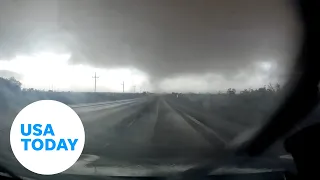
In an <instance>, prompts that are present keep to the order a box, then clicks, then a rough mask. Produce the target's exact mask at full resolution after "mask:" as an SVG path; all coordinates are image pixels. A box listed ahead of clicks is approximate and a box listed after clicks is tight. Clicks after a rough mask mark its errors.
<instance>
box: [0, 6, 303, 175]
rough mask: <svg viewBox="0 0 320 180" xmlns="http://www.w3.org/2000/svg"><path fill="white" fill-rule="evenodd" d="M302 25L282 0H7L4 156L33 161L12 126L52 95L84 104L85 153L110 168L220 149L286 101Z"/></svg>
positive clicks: (3, 17) (2, 49)
mask: <svg viewBox="0 0 320 180" xmlns="http://www.w3.org/2000/svg"><path fill="white" fill-rule="evenodd" d="M297 27H298V26H297V22H296V19H295V15H294V11H293V8H292V7H291V5H290V4H287V2H286V1H278V0H269V1H262V0H261V1H259V2H258V1H256V0H243V1H231V0H227V1H212V0H207V1H188V2H187V1H186V2H184V1H171V0H170V1H169V0H168V1H144V0H137V1H122V0H121V1H118V0H106V1H100V0H98V1H88V0H68V1H63V0H61V1H59V0H58V1H57V0H53V1H35V0H28V1H22V0H21V1H19V0H14V1H13V0H1V1H0V114H1V116H0V127H1V129H0V133H1V135H0V140H1V142H0V143H1V148H0V164H2V165H4V166H7V167H8V168H9V169H11V170H12V171H14V172H15V173H17V174H22V173H27V172H28V171H27V170H26V169H24V168H23V167H21V165H20V164H19V162H18V161H16V159H15V157H14V155H13V154H12V151H11V148H10V142H9V134H10V127H11V124H12V122H13V120H14V118H15V116H16V115H17V113H18V112H19V111H20V110H21V109H22V108H24V107H25V106H27V105H28V104H30V103H32V102H35V101H38V100H48V99H50V100H57V101H60V102H62V103H65V104H67V105H69V106H70V107H71V108H72V109H73V110H74V111H75V112H76V113H77V114H78V115H79V117H80V118H81V120H82V123H83V126H84V129H85V133H86V134H85V137H86V139H85V147H84V149H83V152H82V156H81V157H80V159H79V161H80V162H82V161H83V159H86V160H87V161H86V162H87V164H90V167H99V168H100V169H99V173H100V175H101V174H102V175H121V173H125V172H127V171H126V168H128V167H129V169H130V167H134V166H137V165H139V166H138V167H139V168H140V170H141V171H142V170H143V169H148V168H149V170H150V169H151V170H150V171H157V170H159V171H160V172H165V170H163V169H166V168H167V167H168V166H169V167H170V168H174V169H177V171H178V170H185V169H187V168H189V167H192V166H193V165H195V164H201V163H203V162H205V161H208V160H210V159H212V158H215V157H216V156H217V155H218V152H220V151H223V149H224V148H225V147H227V146H228V145H230V143H233V142H235V141H236V140H237V139H239V138H240V137H243V136H242V135H243V134H246V132H248V131H250V130H252V129H255V128H257V127H260V126H261V125H263V124H264V123H265V122H266V121H267V120H268V118H269V117H270V115H271V114H272V113H273V112H274V110H275V109H276V108H277V107H278V105H279V103H280V101H281V99H282V98H283V97H284V95H285V94H286V91H284V89H285V88H283V87H284V86H285V84H286V81H287V79H288V74H289V72H290V69H291V66H292V65H293V64H294V63H293V61H292V60H293V59H294V57H295V55H296V54H297V53H296V52H297V51H296V50H297V47H298V46H297V45H298V44H297V40H298V39H297V37H299V36H298V28H297ZM275 154H277V155H283V154H281V153H279V152H276V153H275ZM79 161H78V162H79ZM116 167H117V168H119V169H122V171H117V170H114V168H116ZM150 167H152V168H150ZM139 168H138V169H139ZM170 168H169V169H170ZM128 171H129V170H128ZM95 172H96V171H93V170H92V169H90V168H89V167H87V166H85V165H84V166H82V167H71V168H70V169H69V170H67V171H65V172H63V173H65V174H73V175H75V174H78V175H79V174H90V175H94V174H95ZM63 173H62V174H63ZM38 178H41V176H40V175H39V177H38Z"/></svg>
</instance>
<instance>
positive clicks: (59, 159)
mask: <svg viewBox="0 0 320 180" xmlns="http://www.w3.org/2000/svg"><path fill="white" fill-rule="evenodd" d="M84 142H85V132H84V128H83V124H82V122H81V120H80V118H79V116H78V115H77V114H76V113H75V112H74V111H73V110H72V109H71V108H70V107H69V106H67V105H65V104H63V103H60V102H57V101H52V100H42V101H37V102H34V103H32V104H30V105H28V106H26V107H25V108H23V109H22V110H21V111H20V112H19V114H18V115H17V116H16V118H15V119H14V121H13V123H12V126H11V130H10V144H11V148H12V151H13V154H14V155H15V157H16V158H17V160H18V161H19V162H20V163H21V164H22V165H23V166H24V167H25V168H27V169H28V170H30V171H32V172H34V173H37V174H42V175H53V174H58V173H61V172H63V171H65V170H67V169H68V168H70V167H71V166H72V165H73V164H74V163H75V162H76V161H77V160H78V158H79V157H80V155H81V153H82V150H83V147H84Z"/></svg>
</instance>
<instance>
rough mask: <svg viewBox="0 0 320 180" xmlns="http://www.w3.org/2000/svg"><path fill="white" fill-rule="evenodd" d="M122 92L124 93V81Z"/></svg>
mask: <svg viewBox="0 0 320 180" xmlns="http://www.w3.org/2000/svg"><path fill="white" fill-rule="evenodd" d="M121 85H122V92H123V93H124V81H122V84H121Z"/></svg>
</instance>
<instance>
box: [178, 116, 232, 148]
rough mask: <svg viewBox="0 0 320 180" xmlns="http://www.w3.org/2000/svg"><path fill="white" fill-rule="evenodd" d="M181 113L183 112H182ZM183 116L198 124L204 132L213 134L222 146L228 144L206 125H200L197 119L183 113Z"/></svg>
mask: <svg viewBox="0 0 320 180" xmlns="http://www.w3.org/2000/svg"><path fill="white" fill-rule="evenodd" d="M182 113H183V112H182ZM183 114H184V115H185V116H187V117H188V118H189V119H190V120H192V121H193V122H194V123H196V124H198V125H199V126H201V127H202V128H204V129H205V130H206V131H209V132H211V133H212V134H214V135H215V136H216V137H217V138H218V139H219V140H220V141H221V142H223V143H224V144H228V143H227V141H226V140H224V139H223V138H222V137H221V136H220V135H219V134H218V133H217V132H215V131H214V130H213V129H211V128H209V127H207V126H206V125H204V124H203V123H201V122H200V121H198V120H197V119H195V118H194V117H192V116H190V115H188V114H186V113H183Z"/></svg>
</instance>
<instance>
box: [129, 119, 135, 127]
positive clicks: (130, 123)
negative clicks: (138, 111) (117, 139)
mask: <svg viewBox="0 0 320 180" xmlns="http://www.w3.org/2000/svg"><path fill="white" fill-rule="evenodd" d="M136 120H137V119H133V120H132V121H131V122H130V123H129V124H128V125H127V127H130V126H131V125H132V124H133V123H134V122H136Z"/></svg>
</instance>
